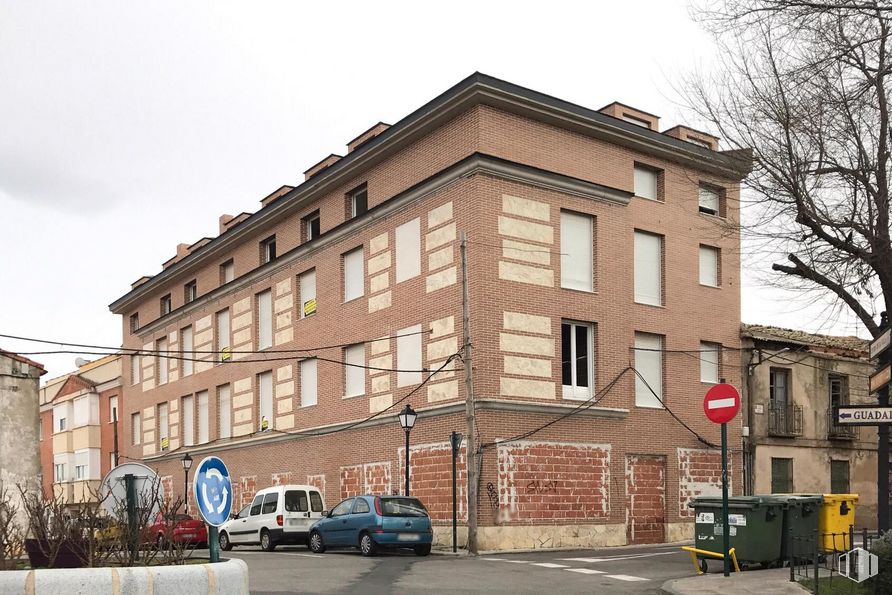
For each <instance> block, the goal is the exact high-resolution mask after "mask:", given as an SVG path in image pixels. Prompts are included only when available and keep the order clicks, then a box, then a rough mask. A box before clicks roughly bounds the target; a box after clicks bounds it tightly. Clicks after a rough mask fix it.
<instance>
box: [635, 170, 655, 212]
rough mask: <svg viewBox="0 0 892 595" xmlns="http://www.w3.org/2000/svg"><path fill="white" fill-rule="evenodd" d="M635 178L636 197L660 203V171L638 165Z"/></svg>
mask: <svg viewBox="0 0 892 595" xmlns="http://www.w3.org/2000/svg"><path fill="white" fill-rule="evenodd" d="M633 178H634V179H633V184H634V190H633V192H634V193H635V196H637V197H638V198H644V199H647V200H653V201H657V202H659V201H660V170H658V169H655V168H653V167H648V166H646V165H641V164H638V163H636V164H635V166H634V170H633Z"/></svg>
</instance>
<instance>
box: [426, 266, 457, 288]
mask: <svg viewBox="0 0 892 595" xmlns="http://www.w3.org/2000/svg"><path fill="white" fill-rule="evenodd" d="M455 282H456V270H455V267H449V268H448V269H443V270H442V271H439V272H437V273H433V274H432V275H428V276H427V287H426V290H427V293H431V292H432V291H436V290H438V289H443V288H444V287H449V286H450V285H455Z"/></svg>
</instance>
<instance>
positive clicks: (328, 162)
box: [304, 153, 342, 182]
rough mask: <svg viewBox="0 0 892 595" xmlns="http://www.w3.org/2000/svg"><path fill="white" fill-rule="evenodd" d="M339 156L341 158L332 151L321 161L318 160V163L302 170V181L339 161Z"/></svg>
mask: <svg viewBox="0 0 892 595" xmlns="http://www.w3.org/2000/svg"><path fill="white" fill-rule="evenodd" d="M341 158H342V156H341V155H335V154H334V153H332V154H331V155H329V156H328V157H326V158H325V159H323V160H322V161H320V162H319V163H317V164H316V165H314V166H313V167H311V168H310V169H308V170H307V171H305V172H304V181H305V182H306V181H307V180H309V179H310V178H312V177H313V176H315V175H316V174H318V173H320V172H321V171H323V170H325V169H328V168H329V167H331V166H332V165H334V164H335V163H337V162H338V161H340V160H341Z"/></svg>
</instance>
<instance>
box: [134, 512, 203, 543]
mask: <svg viewBox="0 0 892 595" xmlns="http://www.w3.org/2000/svg"><path fill="white" fill-rule="evenodd" d="M146 533H147V535H146V541H154V542H155V543H157V544H158V545H159V546H163V545H164V544H166V543H167V542H168V540H169V541H171V542H173V543H174V544H177V545H205V544H207V542H208V530H207V526H205V524H204V522H203V521H200V520H198V519H193V518H192V517H191V516H189V515H188V514H168V515H167V516H166V517H164V516H163V515H162V514H161V513H160V512H159V513H158V516H156V517H155V522H154V523H152V524H151V525H149V526H148V527H147V528H146Z"/></svg>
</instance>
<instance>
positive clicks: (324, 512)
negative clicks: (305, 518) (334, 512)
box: [322, 510, 330, 517]
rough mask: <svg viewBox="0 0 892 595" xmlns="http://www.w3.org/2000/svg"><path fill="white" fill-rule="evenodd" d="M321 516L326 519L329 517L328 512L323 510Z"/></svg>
mask: <svg viewBox="0 0 892 595" xmlns="http://www.w3.org/2000/svg"><path fill="white" fill-rule="evenodd" d="M322 516H326V517H327V516H330V515H329V512H328V511H327V510H323V511H322Z"/></svg>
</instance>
